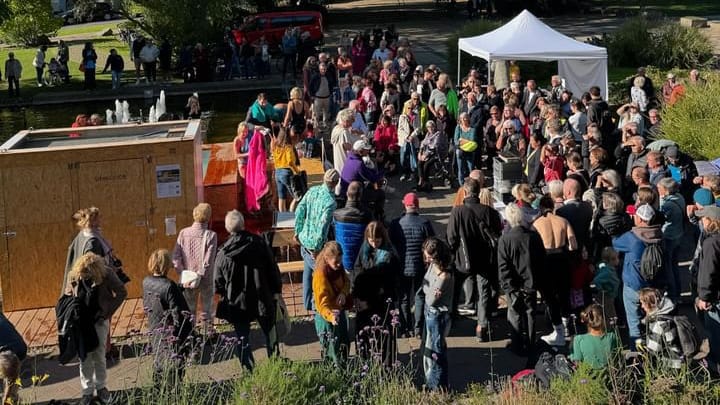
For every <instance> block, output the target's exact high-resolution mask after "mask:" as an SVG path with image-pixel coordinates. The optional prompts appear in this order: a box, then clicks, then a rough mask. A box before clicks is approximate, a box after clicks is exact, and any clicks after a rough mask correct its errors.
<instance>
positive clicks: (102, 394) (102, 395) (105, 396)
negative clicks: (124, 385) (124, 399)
mask: <svg viewBox="0 0 720 405" xmlns="http://www.w3.org/2000/svg"><path fill="white" fill-rule="evenodd" d="M97 397H98V399H99V400H100V402H102V403H103V404H107V403H108V402H110V391H108V389H107V388H100V389H99V390H97Z"/></svg>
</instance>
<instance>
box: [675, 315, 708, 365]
mask: <svg viewBox="0 0 720 405" xmlns="http://www.w3.org/2000/svg"><path fill="white" fill-rule="evenodd" d="M672 321H673V323H675V328H676V329H677V334H678V340H679V341H680V347H681V348H682V351H683V355H684V356H685V357H686V358H692V357H693V356H694V355H695V354H696V353H697V352H698V351H699V350H700V342H701V339H700V335H699V334H698V332H697V329H695V325H693V324H692V322H690V320H689V319H688V317H687V316H685V315H675V316H673V317H672Z"/></svg>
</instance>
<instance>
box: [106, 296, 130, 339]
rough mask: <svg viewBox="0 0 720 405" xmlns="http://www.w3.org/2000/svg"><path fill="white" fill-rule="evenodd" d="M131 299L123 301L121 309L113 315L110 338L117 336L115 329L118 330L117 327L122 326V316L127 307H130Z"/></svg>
mask: <svg viewBox="0 0 720 405" xmlns="http://www.w3.org/2000/svg"><path fill="white" fill-rule="evenodd" d="M128 301H130V300H129V299H127V300H125V301H123V303H122V304H120V308H118V309H117V311H115V313H114V314H113V317H112V319H111V320H110V336H111V337H112V336H115V329H117V326H118V325H119V324H120V319H121V318H122V314H123V312H124V311H125V306H127V305H128Z"/></svg>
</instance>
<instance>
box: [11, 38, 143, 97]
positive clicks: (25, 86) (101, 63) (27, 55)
mask: <svg viewBox="0 0 720 405" xmlns="http://www.w3.org/2000/svg"><path fill="white" fill-rule="evenodd" d="M92 42H93V44H94V45H95V52H96V53H97V55H98V60H97V72H98V73H97V75H96V79H95V80H96V82H97V87H98V88H99V89H102V88H105V89H109V88H110V87H111V77H110V73H107V74H100V72H101V71H102V68H103V67H105V60H106V58H107V56H108V55H109V54H110V49H112V48H115V49H117V50H118V53H120V55H122V57H123V58H124V59H125V71H126V72H128V71H130V70H132V69H133V66H132V62H131V61H130V58H129V56H128V47H127V46H126V45H125V44H124V43H122V42H120V41H118V40H117V39H115V38H113V37H107V38H98V39H95V40H93V41H92ZM69 45H70V47H71V50H70V62H69V63H68V68H69V70H70V76H72V77H71V78H70V83H68V84H63V85H61V86H58V87H42V88H38V87H37V80H36V76H35V68H34V67H33V65H32V61H33V58H34V57H35V52H36V51H37V48H9V49H7V51H8V52H9V51H12V52H14V53H15V58H16V59H18V60H19V61H20V63H21V64H22V67H23V72H22V78H21V79H20V94H21V95H22V97H31V96H33V95H35V94H37V93H39V92H48V91H67V90H81V89H82V86H83V80H84V75H83V72H81V71H80V68H79V67H80V50H81V49H82V47H83V41H78V42H75V43H71V44H69ZM75 49H77V51H75ZM3 53H4V54H5V52H3ZM56 55H57V48H56V47H49V48H48V50H47V52H46V53H45V60H46V62H50V58H54V57H55V56H56ZM0 86H1V87H0V89H1V90H0V99H5V98H7V93H6V91H5V90H6V89H7V83H6V82H3V83H2V84H1V85H0Z"/></svg>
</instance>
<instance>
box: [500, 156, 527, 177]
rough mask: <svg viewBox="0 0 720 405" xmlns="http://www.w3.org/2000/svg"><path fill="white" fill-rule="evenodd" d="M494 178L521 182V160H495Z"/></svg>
mask: <svg viewBox="0 0 720 405" xmlns="http://www.w3.org/2000/svg"><path fill="white" fill-rule="evenodd" d="M493 178H495V179H499V180H512V181H521V180H522V178H523V167H522V161H521V160H520V159H508V160H503V159H501V158H498V157H496V158H494V159H493Z"/></svg>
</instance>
